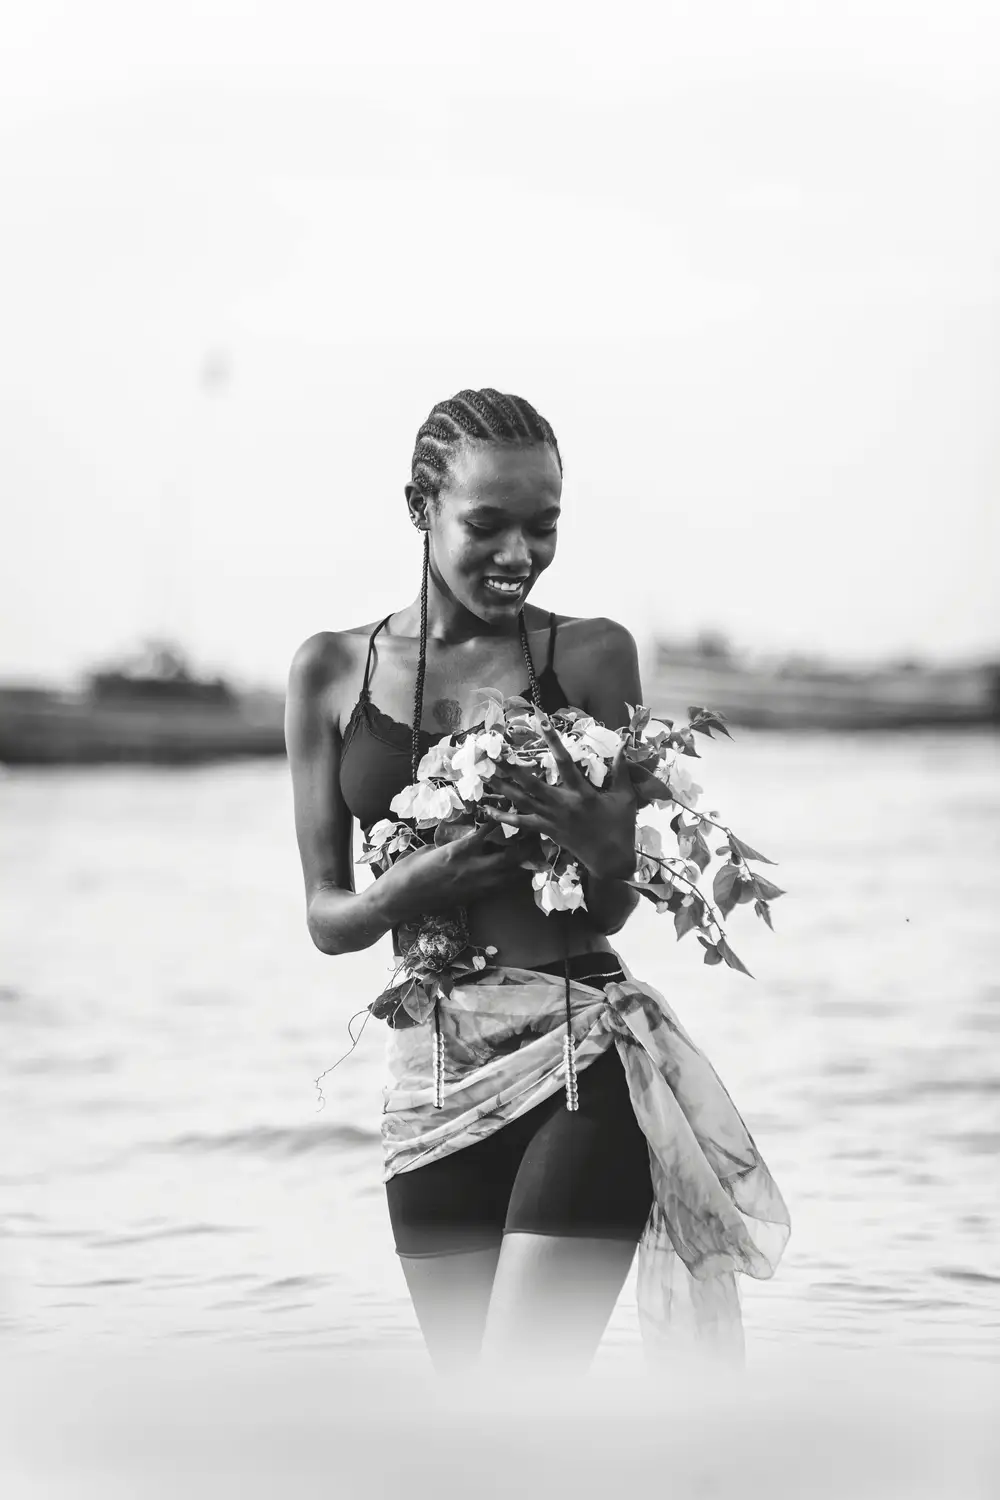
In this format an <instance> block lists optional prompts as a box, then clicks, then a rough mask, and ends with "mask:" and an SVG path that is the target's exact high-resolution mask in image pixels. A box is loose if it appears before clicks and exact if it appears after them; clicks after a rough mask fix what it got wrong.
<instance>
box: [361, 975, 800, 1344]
mask: <svg viewBox="0 0 1000 1500" xmlns="http://www.w3.org/2000/svg"><path fill="white" fill-rule="evenodd" d="M623 972H624V973H625V974H626V976H627V979H626V982H625V983H624V984H610V985H609V986H608V988H607V990H606V991H603V990H600V989H597V988H594V987H593V986H591V985H589V984H585V983H581V982H578V981H577V982H574V983H573V984H572V985H571V991H570V1006H571V1016H572V1030H573V1038H574V1042H575V1049H576V1060H577V1069H578V1071H580V1072H582V1071H583V1069H584V1068H586V1067H587V1066H588V1064H589V1063H591V1062H593V1060H594V1059H595V1058H596V1057H599V1056H600V1055H601V1053H603V1052H604V1051H605V1049H606V1048H608V1047H611V1046H614V1047H616V1048H617V1050H618V1055H619V1058H620V1059H621V1063H622V1066H623V1067H624V1069H625V1072H626V1076H627V1078H628V1086H629V1093H630V1095H631V1099H632V1105H633V1108H634V1109H635V1114H636V1119H637V1120H638V1122H639V1125H640V1127H641V1129H642V1132H643V1134H644V1135H645V1137H646V1140H647V1143H648V1146H649V1161H650V1172H651V1176H652V1184H653V1191H654V1202H653V1206H652V1209H651V1210H650V1215H649V1219H648V1220H647V1223H646V1226H645V1229H644V1231H643V1234H642V1238H641V1240H640V1243H639V1250H638V1283H637V1300H638V1312H639V1325H640V1329H641V1333H642V1340H643V1345H644V1348H645V1351H646V1354H647V1357H649V1358H652V1359H654V1360H655V1359H656V1358H657V1357H658V1356H660V1355H670V1354H671V1353H672V1352H673V1351H674V1349H675V1347H676V1341H677V1334H678V1331H679V1329H680V1328H681V1327H682V1326H683V1328H684V1330H685V1331H686V1332H688V1333H693V1336H694V1338H695V1339H696V1341H697V1345H698V1347H700V1348H702V1349H706V1348H708V1349H710V1350H711V1351H718V1352H721V1353H723V1354H725V1355H727V1356H730V1357H731V1356H733V1355H735V1356H736V1357H737V1358H739V1357H740V1356H741V1354H742V1348H743V1332H742V1318H741V1312H740V1302H739V1294H738V1292H737V1288H736V1279H735V1273H736V1272H738V1271H739V1272H743V1273H744V1274H745V1275H748V1276H753V1277H755V1278H767V1277H770V1276H772V1275H773V1273H774V1270H775V1267H776V1266H777V1264H778V1261H779V1260H780V1258H781V1254H782V1251H783V1250H784V1247H785V1244H786V1242H787V1240H788V1236H789V1233H790V1222H789V1216H788V1210H787V1208H786V1206H785V1203H784V1200H783V1199H782V1196H781V1193H780V1192H779V1190H778V1187H777V1185H776V1183H775V1181H774V1179H773V1178H772V1176H771V1174H770V1172H769V1171H768V1169H767V1166H766V1165H765V1163H764V1160H763V1158H762V1157H761V1155H760V1152H759V1151H758V1149H757V1146H756V1144H755V1143H754V1140H753V1137H752V1136H751V1134H750V1132H749V1130H748V1129H747V1128H746V1125H745V1124H744V1123H743V1120H742V1119H741V1117H740V1115H739V1112H738V1111H737V1109H736V1106H735V1105H734V1104H733V1101H732V1100H731V1099H730V1097H729V1095H728V1093H727V1092H726V1090H725V1088H724V1086H723V1084H722V1082H721V1081H720V1079H719V1078H718V1076H717V1074H716V1073H715V1071H714V1069H713V1068H712V1066H711V1064H710V1063H709V1062H708V1060H707V1059H706V1058H705V1057H704V1056H703V1054H702V1053H701V1052H700V1051H699V1050H698V1048H697V1047H696V1046H695V1044H694V1042H693V1041H692V1040H691V1038H690V1037H689V1036H688V1034H687V1032H686V1031H685V1030H684V1028H683V1027H682V1026H681V1025H680V1023H679V1021H678V1020H677V1018H676V1016H675V1015H674V1013H673V1011H672V1010H671V1008H670V1006H669V1005H668V1004H667V1002H666V1000H665V999H664V997H663V996H662V995H661V994H659V992H658V991H657V990H655V989H653V987H652V986H651V985H648V984H644V983H642V982H640V981H639V980H637V979H635V978H634V977H633V976H632V974H631V973H629V971H628V969H627V968H625V967H624V966H623ZM407 1008H408V1009H409V1010H410V1013H411V1016H412V1018H413V1020H414V1021H416V1022H420V1021H423V1020H427V1021H428V1022H429V1020H430V1010H431V1006H430V1002H426V1004H425V1003H424V1002H423V1001H421V1002H419V1003H417V1004H414V1003H413V1002H408V1005H407ZM425 1011H426V1014H424V1012H425ZM440 1020H441V1031H442V1035H443V1039H444V1108H443V1109H435V1107H434V1090H433V1080H432V1042H433V1032H432V1027H431V1025H430V1024H427V1025H421V1024H417V1025H413V1026H410V1027H406V1028H395V1029H393V1030H391V1031H390V1032H389V1033H388V1042H387V1049H386V1065H387V1074H388V1078H387V1083H386V1086H385V1089H384V1090H383V1100H384V1109H383V1115H382V1140H383V1147H384V1161H385V1171H384V1180H385V1181H388V1180H389V1178H391V1177H393V1176H394V1175H395V1174H396V1173H398V1172H408V1171H411V1170H413V1169H414V1168H415V1167H420V1166H423V1165H425V1164H427V1163H430V1162H432V1161H436V1160H438V1158H440V1157H443V1156H447V1155H448V1154H449V1153H450V1152H452V1151H458V1150H461V1148H462V1147H463V1146H468V1145H471V1144H472V1143H473V1142H474V1141H477V1140H479V1139H481V1138H482V1137H483V1136H485V1135H488V1134H490V1133H491V1132H492V1131H494V1130H497V1129H499V1128H501V1127H502V1126H503V1125H504V1124H505V1123H506V1122H507V1121H508V1120H513V1119H516V1118H517V1117H518V1116H519V1115H521V1114H523V1113H524V1112H525V1111H526V1110H529V1109H531V1108H532V1107H533V1106H534V1105H536V1104H539V1103H540V1102H541V1101H542V1100H543V1099H546V1098H548V1097H549V1096H550V1095H551V1094H553V1093H555V1092H556V1091H557V1090H561V1089H562V1088H563V1087H564V1062H563V1039H564V1037H565V1023H566V993H565V981H564V979H563V978H561V977H557V976H555V975H552V974H544V973H539V972H538V971H537V970H533V969H517V968H509V967H502V966H497V967H495V968H492V969H490V970H488V971H486V972H485V973H484V974H483V975H482V976H478V977H476V978H475V979H474V980H472V981H470V982H468V983H460V984H456V985H455V987H454V989H453V990H452V992H451V994H450V996H449V997H448V998H447V999H446V1000H442V1001H441V1013H440Z"/></svg>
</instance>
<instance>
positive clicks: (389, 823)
mask: <svg viewBox="0 0 1000 1500" xmlns="http://www.w3.org/2000/svg"><path fill="white" fill-rule="evenodd" d="M398 827H399V824H398V823H396V822H395V821H394V820H393V819H392V818H379V820H378V822H377V823H373V824H372V826H371V828H370V829H369V830H368V838H367V840H366V842H367V844H368V847H369V848H370V849H380V848H381V847H382V845H383V844H384V843H385V841H386V839H387V838H390V837H391V835H392V832H393V829H395V828H398Z"/></svg>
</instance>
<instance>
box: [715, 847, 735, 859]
mask: <svg viewBox="0 0 1000 1500" xmlns="http://www.w3.org/2000/svg"><path fill="white" fill-rule="evenodd" d="M715 852H716V854H725V855H727V856H728V857H729V858H730V859H731V858H732V853H733V851H732V850H731V849H730V847H729V845H728V844H722V845H721V846H720V847H719V848H718V849H716V851H715Z"/></svg>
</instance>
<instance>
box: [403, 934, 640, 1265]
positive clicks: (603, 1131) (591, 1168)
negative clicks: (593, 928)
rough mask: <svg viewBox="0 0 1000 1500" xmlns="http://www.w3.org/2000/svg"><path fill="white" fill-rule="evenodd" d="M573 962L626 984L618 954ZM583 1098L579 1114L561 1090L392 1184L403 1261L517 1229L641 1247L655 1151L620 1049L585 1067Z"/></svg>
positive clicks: (478, 1244)
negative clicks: (633, 1096)
mask: <svg viewBox="0 0 1000 1500" xmlns="http://www.w3.org/2000/svg"><path fill="white" fill-rule="evenodd" d="M570 964H571V969H570V972H571V974H572V975H573V977H574V978H575V979H581V980H586V981H589V982H593V981H595V980H597V979H598V978H599V979H600V980H601V981H602V982H608V981H610V980H612V979H618V980H621V979H623V978H624V975H623V974H622V972H621V969H620V968H619V967H618V960H617V958H616V956H615V955H614V954H613V953H582V954H579V955H577V956H576V957H575V958H573V959H571V960H570ZM562 967H563V965H562V962H561V961H559V962H558V963H554V964H543V965H539V968H540V969H541V970H544V971H545V972H548V973H561V972H562ZM579 1100H580V1108H579V1109H578V1110H576V1111H573V1112H572V1113H571V1112H570V1111H569V1110H568V1109H567V1108H566V1097H565V1093H564V1091H563V1090H562V1089H561V1088H560V1089H558V1090H557V1091H556V1092H555V1093H554V1094H552V1095H551V1096H550V1097H549V1098H548V1099H544V1100H543V1101H542V1103H541V1104H537V1105H535V1107H534V1108H533V1109H530V1110H528V1111H527V1112H526V1113H525V1114H523V1115H520V1116H519V1117H518V1118H517V1119H515V1120H509V1121H508V1122H507V1123H506V1124H504V1125H500V1126H498V1127H497V1129H496V1130H494V1131H493V1133H492V1134H491V1135H489V1136H487V1137H486V1138H485V1139H483V1140H479V1141H476V1142H474V1144H473V1145H471V1146H463V1147H461V1148H460V1149H459V1150H458V1151H453V1152H451V1153H450V1154H449V1155H448V1156H445V1157H442V1158H440V1159H439V1160H438V1161H434V1162H430V1163H429V1164H428V1165H427V1166H424V1167H414V1168H413V1170H412V1171H409V1172H399V1173H397V1174H396V1176H395V1177H391V1178H390V1179H389V1181H388V1182H387V1183H386V1184H385V1190H386V1196H387V1198H388V1203H389V1218H390V1221H391V1223H392V1231H393V1235H394V1236H395V1241H396V1253H397V1255H405V1256H424V1255H455V1254H458V1253H460V1252H462V1251H468V1250H483V1249H487V1248H489V1247H491V1246H496V1245H499V1244H500V1241H501V1240H502V1238H503V1236H504V1234H505V1233H509V1232H512V1231H516V1232H518V1233H520V1234H554V1235H575V1236H586V1237H588V1238H589V1237H594V1238H597V1239H613V1240H629V1241H632V1242H633V1243H638V1240H639V1237H640V1235H641V1234H642V1230H643V1227H644V1225H645V1223H646V1219H647V1217H648V1215H649V1210H650V1208H651V1206H652V1202H653V1187H652V1179H651V1177H650V1170H649V1148H648V1146H647V1144H646V1138H645V1136H644V1135H643V1133H642V1131H641V1130H640V1128H639V1124H638V1121H637V1120H636V1118H635V1111H634V1109H633V1108H632V1100H631V1096H630V1095H629V1091H628V1082H627V1080H626V1077H625V1070H624V1068H623V1067H622V1063H621V1059H620V1058H619V1056H618V1049H617V1047H616V1046H615V1044H614V1043H612V1044H611V1046H610V1047H609V1048H608V1050H607V1051H606V1052H604V1053H602V1054H601V1056H600V1057H598V1058H596V1059H595V1060H594V1061H593V1062H592V1063H588V1065H587V1066H586V1067H585V1068H583V1069H581V1071H580V1074H579Z"/></svg>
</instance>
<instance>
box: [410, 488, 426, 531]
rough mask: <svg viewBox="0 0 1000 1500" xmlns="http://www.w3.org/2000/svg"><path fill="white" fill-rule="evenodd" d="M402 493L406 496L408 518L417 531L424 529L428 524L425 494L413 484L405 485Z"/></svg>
mask: <svg viewBox="0 0 1000 1500" xmlns="http://www.w3.org/2000/svg"><path fill="white" fill-rule="evenodd" d="M403 493H404V495H405V496H406V508H407V510H408V511H409V513H410V520H411V521H412V522H413V524H414V526H416V528H417V530H418V531H426V530H427V529H428V526H429V525H430V515H429V514H428V509H429V507H428V504H427V496H426V495H424V494H422V493H421V492H420V490H418V488H417V486H416V485H415V484H408V485H405V486H404V489H403Z"/></svg>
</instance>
